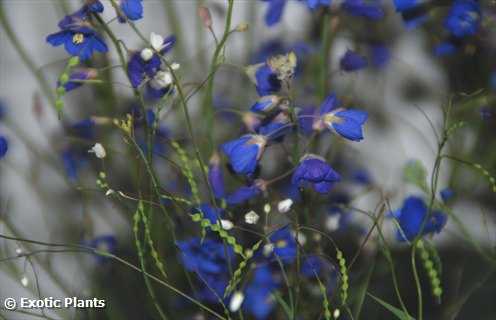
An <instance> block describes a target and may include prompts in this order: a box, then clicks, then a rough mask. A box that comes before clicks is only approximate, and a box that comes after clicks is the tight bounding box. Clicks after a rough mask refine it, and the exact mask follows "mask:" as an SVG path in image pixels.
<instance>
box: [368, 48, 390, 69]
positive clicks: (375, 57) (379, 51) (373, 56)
mask: <svg viewBox="0 0 496 320" xmlns="http://www.w3.org/2000/svg"><path fill="white" fill-rule="evenodd" d="M370 60H371V63H372V65H373V66H374V67H376V68H383V67H385V66H386V65H387V64H388V63H389V61H390V60H391V52H390V50H389V48H388V47H387V46H386V45H384V44H381V43H377V44H373V45H371V46H370Z"/></svg>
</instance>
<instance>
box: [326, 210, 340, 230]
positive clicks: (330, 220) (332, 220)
mask: <svg viewBox="0 0 496 320" xmlns="http://www.w3.org/2000/svg"><path fill="white" fill-rule="evenodd" d="M339 220H341V215H339V214H333V215H329V216H327V218H326V221H325V227H326V229H327V231H330V232H333V231H336V230H338V228H339Z"/></svg>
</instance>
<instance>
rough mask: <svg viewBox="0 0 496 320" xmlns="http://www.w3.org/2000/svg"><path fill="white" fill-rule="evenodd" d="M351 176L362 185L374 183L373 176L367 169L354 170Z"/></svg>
mask: <svg viewBox="0 0 496 320" xmlns="http://www.w3.org/2000/svg"><path fill="white" fill-rule="evenodd" d="M351 178H352V179H353V181H354V182H356V183H358V184H362V185H369V184H371V183H372V178H371V176H370V173H369V171H368V170H367V169H356V170H353V173H352V175H351Z"/></svg>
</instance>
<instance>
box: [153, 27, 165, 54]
mask: <svg viewBox="0 0 496 320" xmlns="http://www.w3.org/2000/svg"><path fill="white" fill-rule="evenodd" d="M150 44H151V45H152V48H153V49H155V50H157V51H160V50H161V49H162V46H163V44H164V37H162V36H161V35H159V34H156V33H155V32H152V33H150Z"/></svg>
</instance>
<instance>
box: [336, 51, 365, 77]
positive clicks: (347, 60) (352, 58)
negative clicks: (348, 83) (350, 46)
mask: <svg viewBox="0 0 496 320" xmlns="http://www.w3.org/2000/svg"><path fill="white" fill-rule="evenodd" d="M339 65H340V66H341V70H343V71H346V72H352V71H357V70H361V69H364V68H366V67H367V65H368V62H367V59H366V58H365V57H364V56H362V55H359V54H358V53H356V52H354V51H352V50H347V51H346V53H345V54H344V55H343V57H342V58H341V60H340V61H339Z"/></svg>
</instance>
